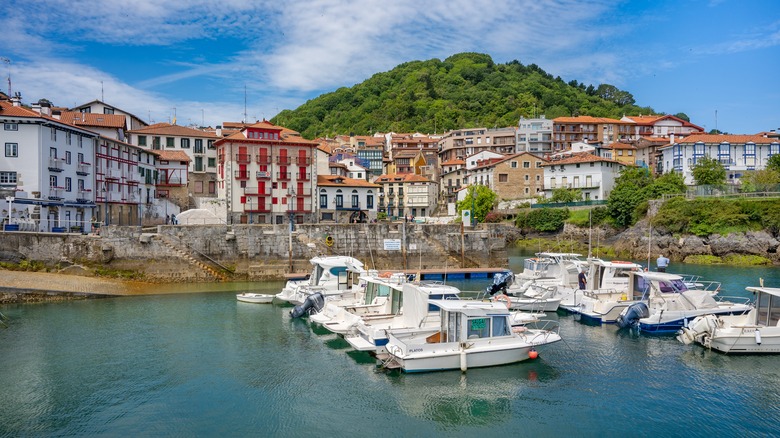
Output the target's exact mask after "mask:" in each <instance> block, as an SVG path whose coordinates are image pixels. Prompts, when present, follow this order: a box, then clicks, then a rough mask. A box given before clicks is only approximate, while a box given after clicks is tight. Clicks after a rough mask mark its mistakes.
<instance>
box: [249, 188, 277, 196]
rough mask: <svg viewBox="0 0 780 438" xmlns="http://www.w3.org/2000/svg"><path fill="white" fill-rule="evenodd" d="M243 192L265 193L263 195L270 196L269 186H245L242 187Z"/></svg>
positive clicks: (251, 193)
mask: <svg viewBox="0 0 780 438" xmlns="http://www.w3.org/2000/svg"><path fill="white" fill-rule="evenodd" d="M244 194H245V195H246V196H258V195H265V196H271V188H270V187H264V188H262V189H261V188H260V187H247V188H245V189H244Z"/></svg>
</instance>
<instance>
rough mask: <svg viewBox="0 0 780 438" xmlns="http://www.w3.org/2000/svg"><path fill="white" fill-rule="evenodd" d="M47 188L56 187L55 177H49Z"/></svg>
mask: <svg viewBox="0 0 780 438" xmlns="http://www.w3.org/2000/svg"><path fill="white" fill-rule="evenodd" d="M49 187H57V177H56V176H54V175H49Z"/></svg>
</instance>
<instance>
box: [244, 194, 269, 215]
mask: <svg viewBox="0 0 780 438" xmlns="http://www.w3.org/2000/svg"><path fill="white" fill-rule="evenodd" d="M270 212H271V203H270V202H269V201H268V200H266V198H257V199H254V198H249V199H247V200H246V204H244V213H270Z"/></svg>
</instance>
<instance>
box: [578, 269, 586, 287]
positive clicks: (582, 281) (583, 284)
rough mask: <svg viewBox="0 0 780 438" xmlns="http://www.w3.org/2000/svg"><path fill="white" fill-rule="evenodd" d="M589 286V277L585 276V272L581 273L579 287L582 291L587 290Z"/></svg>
mask: <svg viewBox="0 0 780 438" xmlns="http://www.w3.org/2000/svg"><path fill="white" fill-rule="evenodd" d="M587 285H588V277H587V276H586V275H585V272H583V271H580V273H579V274H577V286H578V287H579V288H580V290H585V287H586V286H587Z"/></svg>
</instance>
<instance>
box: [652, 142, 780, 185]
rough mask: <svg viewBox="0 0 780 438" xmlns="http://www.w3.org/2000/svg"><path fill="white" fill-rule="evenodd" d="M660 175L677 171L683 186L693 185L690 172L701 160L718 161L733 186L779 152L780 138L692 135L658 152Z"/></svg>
mask: <svg viewBox="0 0 780 438" xmlns="http://www.w3.org/2000/svg"><path fill="white" fill-rule="evenodd" d="M659 150H660V152H661V157H662V158H661V166H662V170H663V173H668V172H679V173H682V175H683V177H684V178H685V184H688V185H692V184H695V180H694V179H693V174H692V173H691V169H692V168H693V166H695V165H696V162H697V161H698V160H700V159H702V158H704V157H710V158H714V159H716V160H718V161H719V162H720V163H721V164H722V165H723V166H724V167H725V168H726V172H727V181H728V182H730V183H732V184H736V183H738V182H739V179H740V178H741V177H742V175H744V173H745V172H746V171H749V170H760V169H764V168H765V167H766V162H767V160H768V159H769V157H771V156H772V155H776V154H778V153H780V139H778V138H770V137H766V136H763V135H728V134H725V135H724V134H691V135H689V136H687V137H685V138H683V139H679V140H677V141H676V142H675V143H674V144H672V145H670V146H666V147H664V148H661V149H659Z"/></svg>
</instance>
